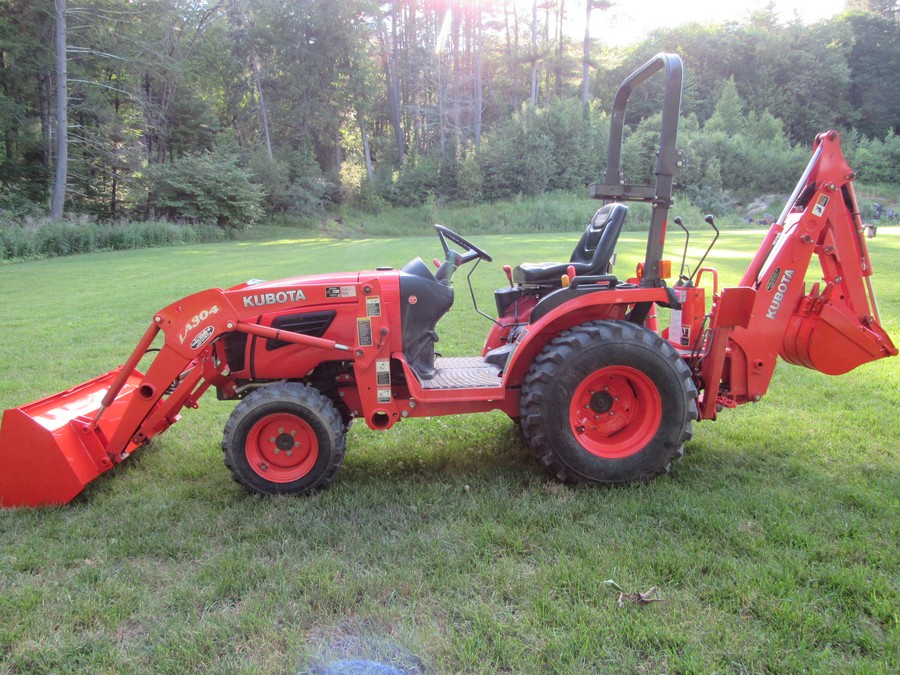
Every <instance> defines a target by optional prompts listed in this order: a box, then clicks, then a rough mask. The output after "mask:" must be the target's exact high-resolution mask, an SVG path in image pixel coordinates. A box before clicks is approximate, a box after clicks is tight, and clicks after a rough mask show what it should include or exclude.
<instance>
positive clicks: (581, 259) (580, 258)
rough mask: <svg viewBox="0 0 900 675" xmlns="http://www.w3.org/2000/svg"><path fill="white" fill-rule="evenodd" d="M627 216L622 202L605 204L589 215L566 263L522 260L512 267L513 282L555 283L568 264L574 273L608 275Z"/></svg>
mask: <svg viewBox="0 0 900 675" xmlns="http://www.w3.org/2000/svg"><path fill="white" fill-rule="evenodd" d="M627 215H628V207H627V206H625V205H624V204H616V203H613V204H606V205H605V206H603V207H601V208H600V209H599V210H598V211H597V213H595V214H594V217H593V218H591V222H590V223H589V224H588V226H587V229H585V231H584V234H583V235H582V236H581V239H580V240H579V242H578V245H577V246H575V250H574V251H572V257H571V258H570V259H569V262H567V263H555V262H542V263H522V264H521V265H518V266H517V267H516V268H515V269H514V270H513V281H514V282H515V283H517V284H528V285H538V286H547V285H556V286H558V285H559V284H560V277H561V276H562V275H563V274H565V273H566V269H567V268H568V267H569V266H570V265H571V266H572V267H574V268H575V274H576V276H585V275H601V274H609V271H610V267H611V265H610V260H611V259H612V255H613V252H614V251H615V248H616V242H617V241H618V240H619V234H620V233H621V232H622V226H623V225H624V224H625V216H627Z"/></svg>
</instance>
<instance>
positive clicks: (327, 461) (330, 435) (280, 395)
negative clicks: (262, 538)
mask: <svg viewBox="0 0 900 675" xmlns="http://www.w3.org/2000/svg"><path fill="white" fill-rule="evenodd" d="M222 450H223V452H224V453H225V466H227V467H228V468H229V469H230V470H231V475H232V477H233V478H234V480H235V481H237V482H238V483H240V484H241V485H242V486H243V487H244V489H245V490H247V491H248V492H252V493H256V494H261V495H278V494H303V493H306V492H312V491H315V490H321V489H323V488H325V487H327V486H328V485H329V484H330V483H331V481H332V480H333V479H334V475H335V473H337V470H338V468H340V466H341V462H343V460H344V451H345V437H344V425H343V423H342V421H341V415H340V413H338V411H337V409H336V408H335V407H334V404H333V403H332V402H331V401H330V400H328V398H327V397H326V396H324V395H322V394H321V393H319V392H318V391H316V390H315V389H313V388H312V387H308V386H306V385H303V384H299V383H296V382H278V383H276V384H270V385H268V386H266V387H263V388H261V389H257V390H256V391H254V392H253V393H252V394H250V395H249V396H247V398H245V399H244V400H243V401H241V402H240V403H239V404H238V406H237V407H236V408H235V409H234V412H233V413H232V414H231V417H229V419H228V422H227V423H226V424H225V435H224V438H223V439H222Z"/></svg>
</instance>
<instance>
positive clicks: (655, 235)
mask: <svg viewBox="0 0 900 675" xmlns="http://www.w3.org/2000/svg"><path fill="white" fill-rule="evenodd" d="M661 70H664V78H665V91H664V96H663V110H662V122H661V124H660V129H659V149H658V150H657V153H656V165H655V166H654V168H653V173H654V175H655V176H656V184H655V185H652V186H647V185H631V184H629V183H627V182H626V179H625V173H624V171H623V170H622V141H623V137H624V134H625V108H626V107H627V106H628V99H629V98H630V97H631V93H632V92H633V91H634V90H635V88H637V87H638V86H639V85H641V84H643V83H644V82H646V81H647V80H648V79H650V77H652V76H653V75H655V74H656V73H658V72H659V71H661ZM683 80H684V66H683V64H682V61H681V57H680V56H678V55H677V54H666V53H660V54H657V55H656V56H654V57H653V58H652V59H650V60H649V61H647V62H646V63H645V64H644V65H642V66H641V67H640V68H638V69H637V70H636V71H634V72H633V73H632V74H631V75H629V76H628V77H627V78H625V80H624V81H623V82H622V84H620V85H619V89H618V90H617V91H616V97H615V99H614V101H613V110H612V120H611V122H610V129H609V154H608V156H607V162H606V171H605V172H604V174H603V182H602V183H595V184H593V185H591V187H590V193H591V197H593V198H594V199H603V200H607V201H637V202H649V203H651V204H652V205H653V215H652V217H651V221H650V234H649V238H648V240H647V254H646V260H645V261H644V276H643V278H642V280H641V285H642V286H657V285H659V283H660V279H659V261H660V259H661V258H662V252H663V245H664V243H665V242H664V238H665V228H666V219H667V217H668V213H669V207H670V206H671V205H672V183H673V178H674V177H675V175H676V174H677V173H678V170H679V169H680V168H681V167H682V166H683V165H684V158H683V155H682V153H681V152H679V150H678V149H677V148H676V147H675V142H676V140H677V138H678V118H679V115H680V114H681V92H682V83H683Z"/></svg>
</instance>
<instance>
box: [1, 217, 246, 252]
mask: <svg viewBox="0 0 900 675" xmlns="http://www.w3.org/2000/svg"><path fill="white" fill-rule="evenodd" d="M227 237H228V234H227V233H226V231H224V230H222V229H221V228H219V227H216V226H215V225H204V224H176V223H169V222H161V221H139V222H131V221H128V222H123V223H96V222H91V221H89V220H83V219H81V220H74V221H64V222H57V223H54V222H50V221H25V222H19V221H14V220H5V219H0V261H15V260H28V259H33V258H51V257H57V256H66V255H73V254H76V253H91V252H94V251H109V250H114V251H121V250H127V249H136V248H157V247H160V246H182V245H184V244H196V243H204V242H214V241H222V240H224V239H226V238H227Z"/></svg>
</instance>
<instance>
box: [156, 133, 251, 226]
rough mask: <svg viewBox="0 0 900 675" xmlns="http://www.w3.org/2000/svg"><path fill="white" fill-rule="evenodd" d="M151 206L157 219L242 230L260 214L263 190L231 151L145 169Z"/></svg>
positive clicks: (218, 151)
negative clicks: (162, 218) (213, 224)
mask: <svg viewBox="0 0 900 675" xmlns="http://www.w3.org/2000/svg"><path fill="white" fill-rule="evenodd" d="M147 176H148V179H149V182H150V199H149V202H150V205H151V207H153V209H154V210H155V211H156V213H157V214H158V215H162V216H163V217H165V218H169V219H172V220H183V221H188V222H191V223H215V224H217V225H218V226H220V227H223V228H228V229H235V230H242V229H244V228H246V227H248V226H249V225H250V224H252V223H253V222H254V221H255V220H256V219H257V218H259V217H260V215H261V214H262V209H261V204H262V200H263V190H262V189H261V187H260V186H259V185H257V184H255V183H253V182H252V180H251V178H252V177H251V175H250V173H249V172H248V171H247V170H245V169H244V168H242V167H241V166H240V163H239V157H238V155H237V153H236V152H234V151H232V150H231V148H224V149H218V150H217V151H214V152H209V153H204V154H199V155H191V156H188V157H183V158H182V159H179V160H178V161H176V162H173V163H172V164H157V165H153V166H150V167H148V170H147Z"/></svg>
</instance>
